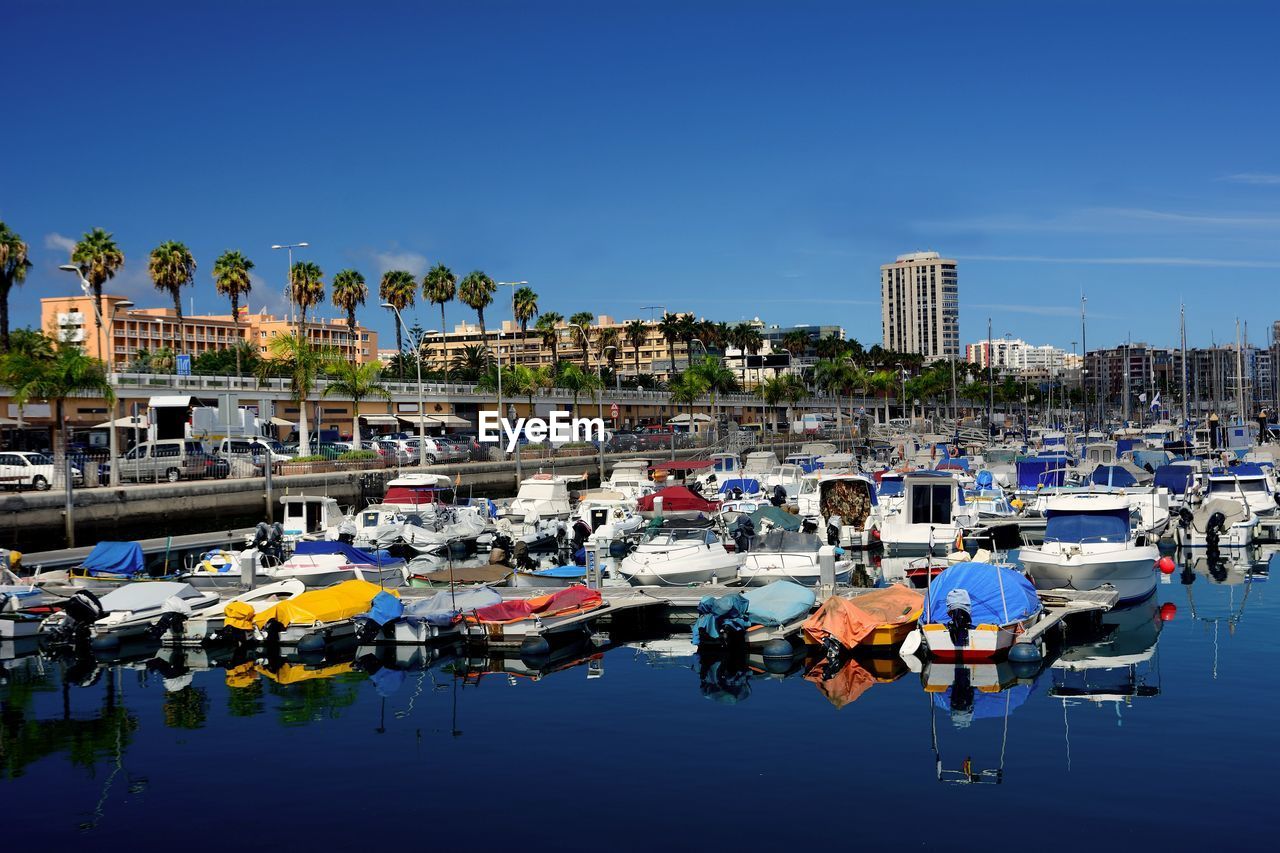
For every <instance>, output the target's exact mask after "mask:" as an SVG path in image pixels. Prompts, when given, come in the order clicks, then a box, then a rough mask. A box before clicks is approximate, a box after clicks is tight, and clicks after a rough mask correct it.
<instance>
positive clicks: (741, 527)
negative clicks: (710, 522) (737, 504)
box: [729, 515, 756, 554]
mask: <svg viewBox="0 0 1280 853" xmlns="http://www.w3.org/2000/svg"><path fill="white" fill-rule="evenodd" d="M755 535H756V525H755V523H754V522H753V521H752V520H751V518H750V516H746V515H741V516H738V520H737V521H735V522H734V523H733V531H732V532H731V533H730V534H729V536H730V537H731V538H732V539H733V547H734V549H735V550H736V551H737V552H738V553H739V554H745V553H747V552H748V551H749V550H751V540H752V538H753V537H754V536H755Z"/></svg>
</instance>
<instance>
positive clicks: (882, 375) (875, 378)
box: [867, 370, 898, 424]
mask: <svg viewBox="0 0 1280 853" xmlns="http://www.w3.org/2000/svg"><path fill="white" fill-rule="evenodd" d="M897 385H898V377H897V375H896V374H895V373H894V372H893V371H892V370H877V371H876V372H875V373H873V374H871V377H870V379H868V380H867V387H868V388H870V389H871V390H872V391H874V392H875V393H876V396H878V397H882V398H883V399H884V422H885V423H886V424H887V423H888V422H889V395H890V394H892V393H893V390H894V388H896V387H897Z"/></svg>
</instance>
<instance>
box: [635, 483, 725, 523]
mask: <svg viewBox="0 0 1280 853" xmlns="http://www.w3.org/2000/svg"><path fill="white" fill-rule="evenodd" d="M719 511H720V504H719V503H718V502H717V501H713V500H707V499H706V498H704V497H703V496H702V495H699V494H697V493H695V492H693V491H691V490H690V489H687V488H685V487H684V486H667V487H666V488H665V489H661V490H659V491H656V492H653V493H652V494H648V495H645V496H644V497H642V498H640V500H638V501H636V512H637V513H639V514H640V516H641V517H643V518H663V519H683V520H695V519H699V518H710V517H711V516H713V515H715V514H716V513H717V512H719Z"/></svg>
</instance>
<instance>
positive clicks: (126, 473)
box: [113, 438, 230, 483]
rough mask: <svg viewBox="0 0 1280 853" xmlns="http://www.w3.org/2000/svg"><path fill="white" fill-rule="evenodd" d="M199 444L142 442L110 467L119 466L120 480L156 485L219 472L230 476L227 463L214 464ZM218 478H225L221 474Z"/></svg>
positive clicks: (179, 441) (181, 440) (174, 440)
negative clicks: (165, 481) (160, 482)
mask: <svg viewBox="0 0 1280 853" xmlns="http://www.w3.org/2000/svg"><path fill="white" fill-rule="evenodd" d="M215 458H216V457H214V456H213V455H212V454H211V453H209V452H207V451H206V450H205V449H204V445H202V444H201V443H200V442H198V441H193V440H191V439H182V438H170V439H161V440H159V441H144V442H142V443H141V444H139V445H138V446H137V447H134V448H133V449H132V450H130V451H129V452H128V453H125V454H124V455H123V456H121V457H120V458H119V459H117V460H116V461H115V462H114V463H113V464H116V465H119V466H120V479H122V480H133V481H135V482H143V483H145V482H149V481H150V482H156V481H159V480H167V481H169V482H170V483H176V482H177V481H178V480H180V479H183V478H187V479H196V478H201V477H208V476H218V472H220V471H224V470H225V471H227V473H230V466H229V465H227V463H226V461H225V460H223V461H222V465H220V466H219V465H214V464H212V463H211V461H210V460H213V459H215ZM221 476H224V477H225V476H226V474H222V475H221Z"/></svg>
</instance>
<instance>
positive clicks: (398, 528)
mask: <svg viewBox="0 0 1280 853" xmlns="http://www.w3.org/2000/svg"><path fill="white" fill-rule="evenodd" d="M493 530H494V526H493V524H492V522H490V520H489V517H488V514H487V513H486V512H485V511H484V510H483V509H482V508H481V507H478V506H474V507H473V506H456V505H453V504H446V503H433V504H426V505H424V506H422V507H420V508H419V509H417V510H405V509H404V508H403V507H402V506H400V505H398V504H385V503H384V504H373V505H371V506H369V507H366V508H365V509H363V510H361V511H360V512H357V513H352V514H351V515H349V516H347V517H346V518H345V519H344V520H343V522H342V523H341V524H340V525H339V526H338V527H337V528H336V529H335V530H331V531H330V535H329V537H328V538H331V539H343V537H344V536H345V537H346V539H347V541H349V542H350V543H351V544H353V545H356V546H357V547H359V548H372V549H378V548H387V547H390V546H392V545H396V544H404V545H408V546H409V547H410V548H412V549H414V550H415V551H417V552H419V553H427V552H431V551H439V550H442V549H446V548H449V547H452V546H453V545H454V543H463V544H464V545H469V544H473V543H475V542H476V540H477V539H479V538H480V537H481V536H484V535H485V534H486V533H492V532H493Z"/></svg>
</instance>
